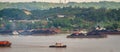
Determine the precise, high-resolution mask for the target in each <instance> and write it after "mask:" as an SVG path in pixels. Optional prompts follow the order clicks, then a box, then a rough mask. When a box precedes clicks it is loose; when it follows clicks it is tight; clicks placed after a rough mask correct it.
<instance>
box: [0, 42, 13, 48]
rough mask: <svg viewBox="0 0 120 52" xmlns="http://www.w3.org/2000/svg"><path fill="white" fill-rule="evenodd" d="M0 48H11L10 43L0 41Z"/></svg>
mask: <svg viewBox="0 0 120 52" xmlns="http://www.w3.org/2000/svg"><path fill="white" fill-rule="evenodd" d="M0 47H11V43H10V42H9V41H0Z"/></svg>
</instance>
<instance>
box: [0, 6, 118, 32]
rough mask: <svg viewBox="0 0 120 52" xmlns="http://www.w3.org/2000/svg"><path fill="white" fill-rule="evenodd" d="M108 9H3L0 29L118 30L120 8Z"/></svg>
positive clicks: (0, 11) (0, 16) (71, 7)
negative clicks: (103, 28) (94, 28)
mask: <svg viewBox="0 0 120 52" xmlns="http://www.w3.org/2000/svg"><path fill="white" fill-rule="evenodd" d="M105 6H106V5H105ZM112 7H116V6H112ZM118 7H119V6H118ZM108 8H109V7H107V8H105V7H101V8H96V7H94V6H93V7H88V8H87V7H83V8H81V7H73V6H68V7H55V8H49V9H44V10H43V9H36V10H29V9H18V8H5V9H2V10H0V29H1V30H12V29H18V30H19V29H39V28H61V29H62V30H73V29H90V28H92V27H95V26H97V25H100V26H102V27H105V28H107V29H117V28H120V8H109V9H108ZM26 12H27V13H26ZM23 20H25V21H23ZM13 24H14V25H13ZM13 27H14V28H13Z"/></svg>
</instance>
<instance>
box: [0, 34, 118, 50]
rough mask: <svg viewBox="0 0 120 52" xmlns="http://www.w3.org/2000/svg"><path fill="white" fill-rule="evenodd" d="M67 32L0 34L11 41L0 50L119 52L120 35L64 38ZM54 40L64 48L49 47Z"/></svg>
mask: <svg viewBox="0 0 120 52" xmlns="http://www.w3.org/2000/svg"><path fill="white" fill-rule="evenodd" d="M67 35H69V34H58V35H52V36H9V35H5V36H2V35H0V41H1V40H8V41H10V42H12V45H11V47H8V48H7V47H4V48H2V47H0V52H120V35H108V37H107V38H99V39H96V38H66V36H67ZM56 42H61V43H63V44H65V45H67V47H66V48H49V45H53V44H55V43H56Z"/></svg>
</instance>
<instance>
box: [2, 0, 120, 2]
mask: <svg viewBox="0 0 120 52" xmlns="http://www.w3.org/2000/svg"><path fill="white" fill-rule="evenodd" d="M31 1H41V2H43V1H44V2H60V0H0V2H31ZM64 1H65V0H61V2H64ZM68 1H74V2H98V1H115V2H120V0H66V2H68Z"/></svg>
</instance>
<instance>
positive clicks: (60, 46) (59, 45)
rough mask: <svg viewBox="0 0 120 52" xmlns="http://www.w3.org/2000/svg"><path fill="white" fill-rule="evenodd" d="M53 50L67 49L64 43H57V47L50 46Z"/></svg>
mask: <svg viewBox="0 0 120 52" xmlns="http://www.w3.org/2000/svg"><path fill="white" fill-rule="evenodd" d="M49 47H51V48H66V47H67V46H66V45H62V43H56V44H55V45H50V46H49Z"/></svg>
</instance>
